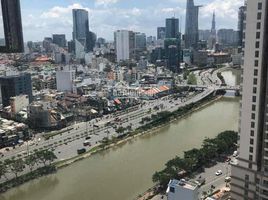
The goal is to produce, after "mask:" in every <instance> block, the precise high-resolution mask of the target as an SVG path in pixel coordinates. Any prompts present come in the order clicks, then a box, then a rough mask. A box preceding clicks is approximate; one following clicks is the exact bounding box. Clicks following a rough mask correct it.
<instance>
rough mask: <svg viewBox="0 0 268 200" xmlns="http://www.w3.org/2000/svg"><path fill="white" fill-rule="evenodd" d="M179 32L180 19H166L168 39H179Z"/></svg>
mask: <svg viewBox="0 0 268 200" xmlns="http://www.w3.org/2000/svg"><path fill="white" fill-rule="evenodd" d="M179 31H180V30H179V19H177V18H175V17H173V18H168V19H166V38H178V37H179V36H180V34H179Z"/></svg>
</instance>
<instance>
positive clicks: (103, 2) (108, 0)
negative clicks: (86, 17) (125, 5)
mask: <svg viewBox="0 0 268 200" xmlns="http://www.w3.org/2000/svg"><path fill="white" fill-rule="evenodd" d="M118 1H119V0H95V5H96V6H108V5H109V4H115V3H117V2H118Z"/></svg>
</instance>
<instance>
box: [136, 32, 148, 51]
mask: <svg viewBox="0 0 268 200" xmlns="http://www.w3.org/2000/svg"><path fill="white" fill-rule="evenodd" d="M135 49H136V50H142V51H143V50H145V49H146V34H145V33H135Z"/></svg>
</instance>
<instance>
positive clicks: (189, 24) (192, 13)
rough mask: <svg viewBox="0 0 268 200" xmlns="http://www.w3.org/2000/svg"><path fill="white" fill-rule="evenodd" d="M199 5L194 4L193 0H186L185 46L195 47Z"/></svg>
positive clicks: (187, 47)
mask: <svg viewBox="0 0 268 200" xmlns="http://www.w3.org/2000/svg"><path fill="white" fill-rule="evenodd" d="M199 7H200V6H195V5H194V0H187V6H186V20H185V36H184V38H185V48H186V49H189V48H190V47H193V48H195V47H196V46H197V44H198V13H199Z"/></svg>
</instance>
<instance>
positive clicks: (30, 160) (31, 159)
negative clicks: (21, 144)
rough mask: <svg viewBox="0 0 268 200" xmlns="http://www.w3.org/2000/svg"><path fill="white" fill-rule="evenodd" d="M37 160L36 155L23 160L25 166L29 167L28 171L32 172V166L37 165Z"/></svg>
mask: <svg viewBox="0 0 268 200" xmlns="http://www.w3.org/2000/svg"><path fill="white" fill-rule="evenodd" d="M37 161H38V158H37V156H36V154H35V153H34V154H31V155H29V156H27V157H26V158H25V164H26V165H27V166H28V167H29V169H30V171H31V172H32V171H33V168H34V166H35V165H36V164H37Z"/></svg>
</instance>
